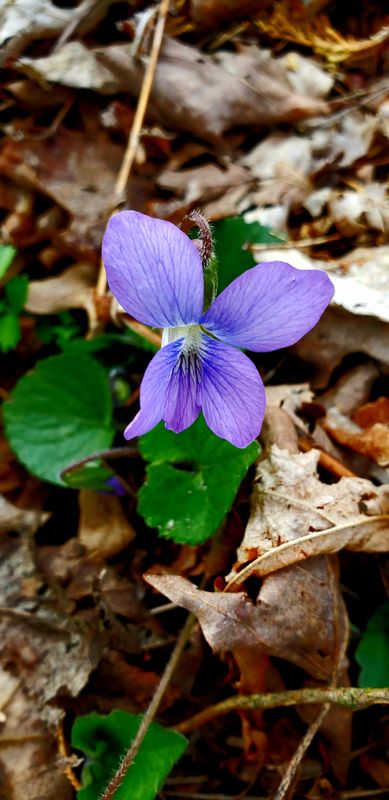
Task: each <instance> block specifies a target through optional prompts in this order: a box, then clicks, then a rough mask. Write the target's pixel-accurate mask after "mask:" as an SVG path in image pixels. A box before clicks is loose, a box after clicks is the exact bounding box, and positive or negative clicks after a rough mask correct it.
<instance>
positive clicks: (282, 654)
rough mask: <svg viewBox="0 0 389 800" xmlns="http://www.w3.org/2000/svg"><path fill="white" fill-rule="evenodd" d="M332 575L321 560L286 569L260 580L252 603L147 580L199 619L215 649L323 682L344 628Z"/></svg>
mask: <svg viewBox="0 0 389 800" xmlns="http://www.w3.org/2000/svg"><path fill="white" fill-rule="evenodd" d="M331 571H332V568H331V566H330V564H329V562H326V560H325V559H315V560H314V561H311V562H310V564H309V565H304V566H297V567H291V568H289V569H285V570H283V571H282V572H280V573H278V574H277V575H274V576H271V577H270V578H268V579H267V580H266V581H265V582H264V584H263V586H262V588H261V590H260V592H259V596H258V599H257V603H256V604H254V603H253V602H252V601H251V600H250V599H249V598H248V597H247V595H246V594H245V593H243V592H238V593H234V594H229V593H225V592H220V593H219V592H214V593H212V592H205V591H201V590H200V589H197V587H196V586H194V585H193V584H192V583H190V581H188V580H186V579H185V578H181V577H179V576H178V575H158V576H157V575H146V580H147V581H148V583H150V584H151V585H152V586H153V587H154V588H155V589H158V591H160V592H162V594H165V595H166V596H167V597H169V599H170V600H171V601H172V602H173V603H177V604H178V605H180V606H183V607H184V608H187V609H188V610H189V611H191V612H192V613H193V614H195V615H196V616H197V617H198V620H199V622H200V625H201V627H202V630H203V633H204V636H205V638H206V640H207V642H208V643H209V644H210V646H211V647H212V648H213V649H214V650H216V651H218V652H219V651H221V650H233V651H236V650H239V651H240V650H254V651H255V652H258V653H268V654H269V655H272V656H277V657H278V658H284V659H286V660H287V661H291V662H292V663H294V664H297V666H299V667H301V668H302V669H305V670H306V671H307V672H308V673H309V674H311V675H313V676H315V677H316V678H319V679H323V680H324V679H326V678H327V679H328V677H329V676H330V674H331V669H332V666H333V661H334V656H335V652H334V647H335V640H336V639H337V634H338V633H339V631H338V627H339V620H341V626H342V629H343V625H344V620H343V611H342V608H339V606H340V603H341V601H340V599H339V596H338V595H337V593H336V592H335V595H334V592H333V587H332V579H331V578H330V572H331ZM334 606H335V610H334ZM318 620H320V625H318Z"/></svg>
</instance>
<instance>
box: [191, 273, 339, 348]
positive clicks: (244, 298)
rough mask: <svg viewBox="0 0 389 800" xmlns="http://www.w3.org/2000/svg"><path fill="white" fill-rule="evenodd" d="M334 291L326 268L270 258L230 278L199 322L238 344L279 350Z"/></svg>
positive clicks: (310, 324) (311, 319)
mask: <svg viewBox="0 0 389 800" xmlns="http://www.w3.org/2000/svg"><path fill="white" fill-rule="evenodd" d="M333 294H334V287H333V285H332V283H331V281H330V279H329V278H328V276H327V275H326V273H325V272H321V271H320V270H301V269H295V267H292V266H290V264H286V263H285V262H283V261H269V262H265V263H263V264H257V266H255V267H253V268H252V269H249V270H247V272H244V273H243V275H240V276H239V278H236V280H234V281H233V282H232V283H230V285H229V286H227V288H226V289H224V291H223V292H222V293H221V294H220V295H219V296H218V297H216V299H215V300H214V302H213V303H212V305H211V306H210V308H209V309H208V310H207V311H206V313H205V314H204V315H203V316H202V318H201V320H200V322H201V324H202V325H204V327H205V328H206V330H207V331H209V332H210V333H213V334H214V335H215V336H217V337H219V338H220V339H222V340H223V341H225V342H228V343H229V344H233V345H235V346H237V347H245V348H247V349H249V350H254V351H259V352H267V351H270V350H278V349H279V348H281V347H288V346H289V345H292V344H295V342H297V341H298V340H299V339H301V337H302V336H304V334H305V333H307V332H308V331H309V330H311V328H313V327H314V325H316V323H317V322H318V320H319V319H320V317H321V315H322V313H323V311H324V310H325V308H326V307H327V305H328V304H329V302H330V300H331V298H332V296H333Z"/></svg>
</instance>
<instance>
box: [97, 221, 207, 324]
mask: <svg viewBox="0 0 389 800" xmlns="http://www.w3.org/2000/svg"><path fill="white" fill-rule="evenodd" d="M102 255H103V261H104V264H105V268H106V271H107V277H108V283H109V287H110V289H111V291H112V294H114V295H115V297H116V299H117V300H118V301H119V303H120V305H121V306H123V308H124V309H125V311H127V313H128V314H130V315H131V316H132V317H135V319H137V320H139V321H140V322H143V323H144V324H145V325H151V326H152V327H157V328H168V327H178V326H179V325H187V324H190V323H192V322H197V321H198V319H199V318H200V316H201V313H202V310H203V297H204V280H203V269H202V265H201V259H200V256H199V253H198V251H197V250H196V247H195V246H194V244H193V243H192V242H191V240H190V239H189V237H188V236H186V235H185V233H183V232H182V231H180V230H179V228H177V227H176V226H175V225H172V223H171V222H166V221H164V220H160V219H153V218H152V217H147V216H145V215H144V214H139V213H138V212H137V211H121V212H119V214H115V216H113V217H112V218H111V219H110V221H109V223H108V226H107V230H106V232H105V235H104V239H103V245H102Z"/></svg>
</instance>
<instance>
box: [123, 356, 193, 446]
mask: <svg viewBox="0 0 389 800" xmlns="http://www.w3.org/2000/svg"><path fill="white" fill-rule="evenodd" d="M179 350H180V342H173V343H172V344H169V345H166V347H162V349H161V350H159V351H158V353H157V354H156V355H155V356H154V358H152V359H151V361H150V364H149V365H148V367H147V369H146V372H145V374H144V378H143V381H142V384H141V387H140V411H139V412H138V414H137V415H136V417H135V418H134V419H133V420H132V422H130V424H129V425H127V428H126V430H125V431H124V436H125V438H126V439H134V437H135V436H142V435H143V434H144V433H147V432H148V431H151V429H152V428H154V427H155V426H156V425H158V423H159V422H161V419H163V418H164V411H165V400H166V389H167V385H168V382H169V377H170V375H171V373H172V370H173V369H174V366H175V364H176V362H177V358H178V353H179Z"/></svg>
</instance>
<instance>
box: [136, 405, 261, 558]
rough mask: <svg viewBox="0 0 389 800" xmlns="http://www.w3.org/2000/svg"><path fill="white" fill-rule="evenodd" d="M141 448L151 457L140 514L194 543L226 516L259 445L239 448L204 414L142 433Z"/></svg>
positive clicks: (166, 534) (182, 541)
mask: <svg viewBox="0 0 389 800" xmlns="http://www.w3.org/2000/svg"><path fill="white" fill-rule="evenodd" d="M140 451H141V453H142V455H143V457H144V458H145V459H146V461H150V462H151V464H150V465H149V466H148V467H147V479H146V482H145V484H144V485H143V486H142V488H141V490H140V492H139V505H138V510H139V512H140V514H141V515H142V516H143V517H144V519H145V520H146V522H147V524H148V525H149V526H150V527H153V528H154V527H155V528H158V529H159V533H160V535H161V536H164V537H166V538H167V539H174V541H175V542H179V543H180V544H193V545H195V544H200V543H202V542H205V541H206V540H207V539H209V537H210V536H212V534H214V533H215V531H216V530H217V528H218V527H219V526H220V525H221V523H222V522H223V520H224V517H225V515H226V513H227V512H228V511H229V510H230V508H231V506H232V504H233V502H234V498H235V495H236V492H237V490H238V488H239V485H240V483H241V482H242V479H243V478H244V476H245V474H246V472H247V469H248V467H249V466H250V464H252V463H253V461H255V459H256V458H257V456H258V453H259V445H258V444H257V443H256V442H253V443H252V444H250V445H249V446H248V447H246V448H245V449H243V450H240V449H238V448H236V447H234V446H233V445H232V444H229V442H226V441H225V440H224V439H219V438H218V437H217V436H215V434H213V433H212V432H211V431H210V430H209V428H208V427H207V426H206V424H205V421H204V418H203V417H202V416H201V417H200V418H199V419H198V420H197V422H195V423H194V424H193V425H192V426H191V427H190V428H188V429H187V430H186V431H183V433H180V434H176V433H173V432H172V431H167V430H166V429H165V428H164V426H163V424H161V425H158V426H157V427H156V428H154V430H152V431H150V433H147V434H146V435H145V436H142V437H141V439H140Z"/></svg>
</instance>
